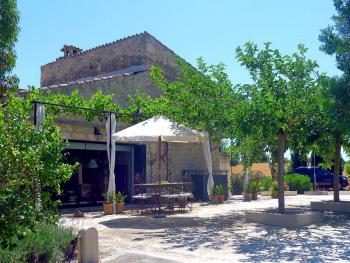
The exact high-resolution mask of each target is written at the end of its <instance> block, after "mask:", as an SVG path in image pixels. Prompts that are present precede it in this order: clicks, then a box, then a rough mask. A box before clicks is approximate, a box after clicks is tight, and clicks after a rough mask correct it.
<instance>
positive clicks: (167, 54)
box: [41, 32, 178, 87]
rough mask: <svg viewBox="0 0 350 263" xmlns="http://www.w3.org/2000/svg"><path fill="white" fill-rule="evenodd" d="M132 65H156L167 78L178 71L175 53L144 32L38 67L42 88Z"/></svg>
mask: <svg viewBox="0 0 350 263" xmlns="http://www.w3.org/2000/svg"><path fill="white" fill-rule="evenodd" d="M135 65H145V66H146V67H147V68H148V69H150V68H151V66H152V65H159V66H161V67H162V68H163V69H164V72H166V75H167V77H168V78H169V79H174V78H175V77H176V73H177V71H178V66H177V64H176V58H175V54H174V52H172V51H171V50H170V49H169V48H167V47H166V46H164V45H163V44H162V43H161V42H160V41H158V40H157V39H156V38H154V37H153V36H152V35H150V34H149V33H147V32H144V33H141V34H138V35H134V36H130V37H127V38H124V39H121V40H117V41H115V42H112V43H108V44H105V45H102V46H98V47H96V48H92V49H89V50H86V51H83V52H81V53H79V54H76V55H74V56H69V57H61V58H58V59H57V60H56V61H55V62H51V63H48V64H46V65H43V66H42V67H41V87H46V86H50V85H55V84H62V83H69V82H71V81H75V80H79V79H82V78H86V77H91V76H98V75H101V74H105V73H110V72H113V71H117V70H122V69H125V68H128V67H131V66H135Z"/></svg>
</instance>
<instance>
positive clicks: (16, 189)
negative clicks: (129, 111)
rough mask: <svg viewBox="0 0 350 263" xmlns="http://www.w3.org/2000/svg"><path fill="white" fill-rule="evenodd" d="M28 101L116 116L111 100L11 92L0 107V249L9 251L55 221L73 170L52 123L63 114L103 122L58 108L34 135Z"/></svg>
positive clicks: (50, 111)
mask: <svg viewBox="0 0 350 263" xmlns="http://www.w3.org/2000/svg"><path fill="white" fill-rule="evenodd" d="M32 100H40V101H45V102H52V103H58V104H64V105H71V106H79V107H84V108H92V109H100V110H110V111H115V112H118V111H119V107H118V105H116V104H115V103H112V95H108V96H104V95H103V94H102V93H100V92H98V93H96V94H95V95H94V96H92V97H91V98H90V99H89V100H86V99H84V98H83V97H81V96H80V95H79V93H78V92H77V91H74V92H73V93H72V94H71V95H63V94H51V93H49V92H48V93H46V94H43V93H42V91H41V90H38V89H31V90H30V91H29V93H28V94H27V96H26V98H22V97H16V96H14V94H13V92H12V91H10V92H9V93H8V95H7V96H6V105H5V104H1V103H0V225H1V227H0V237H1V239H0V246H2V247H12V246H15V245H16V240H17V239H19V238H22V237H23V236H24V235H26V233H28V232H30V231H32V230H33V229H35V226H36V225H37V224H41V223H43V222H45V221H49V222H55V221H56V220H57V214H56V212H57V211H56V208H57V205H58V203H59V202H58V201H54V200H53V199H52V196H53V195H54V194H60V193H61V184H62V183H63V182H66V181H67V180H69V178H70V176H71V175H72V173H73V170H74V168H75V166H74V165H69V164H66V163H65V156H64V154H63V150H64V149H65V148H66V146H67V142H66V141H65V140H64V139H62V138H61V137H60V134H59V129H58V128H57V127H56V126H55V124H54V122H53V118H54V117H56V116H60V115H62V114H70V115H75V116H76V115H79V116H83V117H84V118H85V119H86V120H92V119H93V118H95V117H99V118H103V117H105V116H103V115H101V113H100V112H98V111H96V112H94V111H85V110H80V109H71V108H64V107H57V106H46V120H45V124H44V128H43V129H42V130H41V131H38V130H37V129H36V127H35V126H34V125H33V123H32V121H31V120H30V117H31V116H32V113H33V105H32V104H31V103H30V102H31V101H32ZM35 178H38V179H39V181H40V197H41V203H42V209H41V210H38V209H36V208H35V197H36V196H35V188H36V187H37V184H36V182H35Z"/></svg>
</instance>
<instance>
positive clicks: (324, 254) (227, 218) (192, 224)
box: [63, 195, 350, 263]
mask: <svg viewBox="0 0 350 263" xmlns="http://www.w3.org/2000/svg"><path fill="white" fill-rule="evenodd" d="M331 199H332V196H304V195H298V196H296V197H286V205H287V206H289V207H298V208H302V209H309V206H310V201H315V200H331ZM341 199H342V200H350V195H344V196H341ZM276 206H277V200H275V199H270V198H269V197H265V198H264V197H260V199H259V200H258V201H252V202H242V200H241V198H240V197H231V198H230V199H229V200H228V201H227V202H225V203H224V204H222V205H212V204H206V203H195V204H194V206H193V210H192V212H189V213H185V214H175V215H171V216H168V217H167V218H162V219H155V218H153V217H151V216H135V215H130V214H128V213H127V214H126V215H109V216H104V215H102V213H101V212H90V213H86V214H85V215H86V216H85V218H81V219H76V218H72V217H71V215H70V214H65V215H64V217H63V221H64V224H66V225H72V226H74V227H76V228H81V227H89V226H94V227H96V228H97V229H98V232H99V246H100V253H101V259H102V262H128V263H157V262H165V263H176V262H191V263H192V262H193V263H196V262H224V263H225V262H286V261H289V262H293V261H297V262H350V215H345V214H333V213H324V214H323V218H322V221H321V222H320V223H318V224H315V225H311V226H307V227H303V228H299V229H297V228H294V229H293V228H288V229H287V228H282V227H275V226H266V225H261V224H254V223H249V222H247V221H246V220H245V216H244V215H245V211H247V210H257V209H268V208H274V207H276Z"/></svg>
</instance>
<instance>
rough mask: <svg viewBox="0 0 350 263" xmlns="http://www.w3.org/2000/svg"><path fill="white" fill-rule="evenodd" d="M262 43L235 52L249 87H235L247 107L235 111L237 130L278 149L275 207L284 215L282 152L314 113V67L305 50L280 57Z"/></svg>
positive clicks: (315, 100) (301, 48)
mask: <svg viewBox="0 0 350 263" xmlns="http://www.w3.org/2000/svg"><path fill="white" fill-rule="evenodd" d="M270 46H271V44H270V43H265V45H264V48H263V49H262V50H259V49H258V47H257V45H255V44H253V43H250V42H248V43H246V44H245V45H244V47H243V48H241V47H238V48H237V49H236V58H237V59H238V61H239V62H240V63H241V65H242V66H244V67H246V69H247V70H248V71H249V73H250V76H251V78H252V81H253V84H251V85H241V86H238V87H237V92H238V93H239V94H241V96H244V97H245V99H246V103H247V106H246V107H243V108H239V109H237V111H236V114H237V117H236V118H235V119H236V121H237V126H236V127H238V129H242V128H243V129H244V132H243V134H246V136H252V135H253V134H255V135H257V134H259V137H260V140H261V141H263V142H264V143H265V145H266V146H271V145H273V144H274V143H276V141H277V146H278V147H277V149H278V184H279V198H278V208H279V212H280V213H284V212H285V203H284V190H283V185H284V179H283V178H284V153H285V150H286V143H287V140H288V138H289V137H290V136H291V135H292V134H293V133H295V132H296V131H298V132H300V131H302V130H303V128H304V125H305V120H309V119H310V118H311V116H312V115H313V114H314V112H315V111H314V110H315V109H314V106H315V105H318V104H317V99H316V98H317V96H316V95H317V94H316V93H317V88H316V86H317V81H316V80H317V79H316V72H315V69H316V68H317V64H316V62H314V61H311V60H309V59H307V58H306V57H305V53H306V51H307V49H306V48H305V47H304V46H303V45H299V46H298V51H297V52H296V53H293V54H292V55H282V54H281V53H280V52H279V51H278V50H277V49H271V48H270Z"/></svg>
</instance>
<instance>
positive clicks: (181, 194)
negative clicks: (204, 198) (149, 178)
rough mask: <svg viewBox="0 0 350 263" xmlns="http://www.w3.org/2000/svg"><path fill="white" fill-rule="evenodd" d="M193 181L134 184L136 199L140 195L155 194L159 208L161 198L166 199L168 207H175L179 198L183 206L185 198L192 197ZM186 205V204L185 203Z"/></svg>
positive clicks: (180, 204) (148, 195) (180, 205)
mask: <svg viewBox="0 0 350 263" xmlns="http://www.w3.org/2000/svg"><path fill="white" fill-rule="evenodd" d="M192 185H193V183H192V182H171V183H162V184H159V183H144V184H134V192H135V193H137V194H136V195H135V199H137V197H138V196H144V195H145V196H147V197H149V198H150V199H151V197H150V196H153V197H154V199H155V200H157V201H158V209H159V210H160V208H161V200H162V199H166V200H167V203H168V208H173V207H174V203H175V201H176V200H177V201H178V203H179V207H182V208H183V206H184V205H183V200H187V199H188V198H190V197H192V196H193V195H192ZM185 207H186V205H185ZM169 210H170V209H169Z"/></svg>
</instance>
